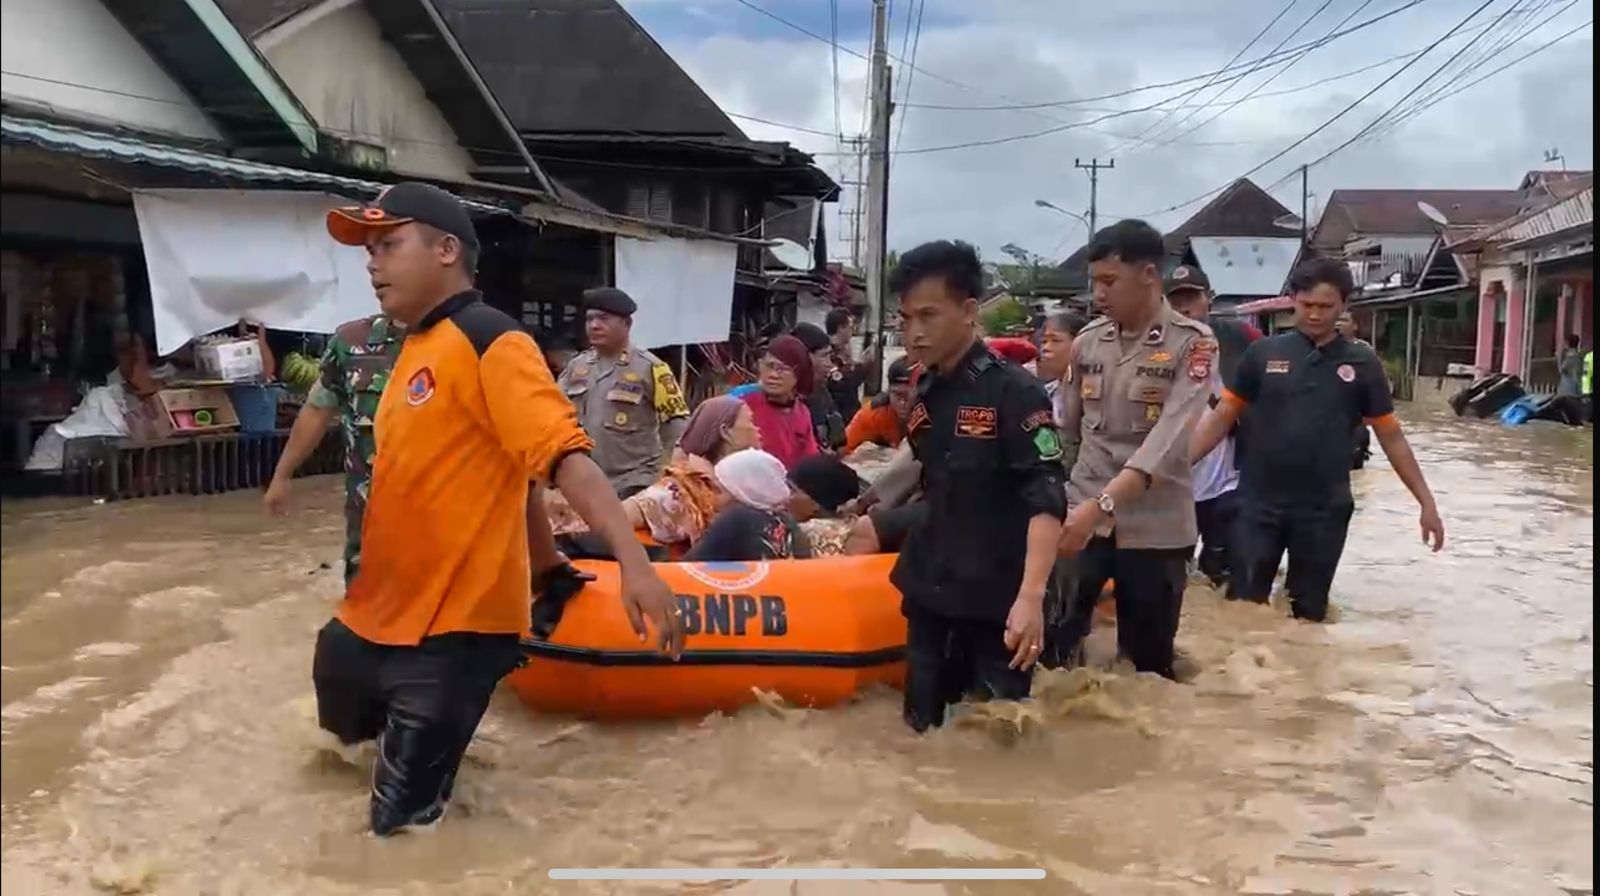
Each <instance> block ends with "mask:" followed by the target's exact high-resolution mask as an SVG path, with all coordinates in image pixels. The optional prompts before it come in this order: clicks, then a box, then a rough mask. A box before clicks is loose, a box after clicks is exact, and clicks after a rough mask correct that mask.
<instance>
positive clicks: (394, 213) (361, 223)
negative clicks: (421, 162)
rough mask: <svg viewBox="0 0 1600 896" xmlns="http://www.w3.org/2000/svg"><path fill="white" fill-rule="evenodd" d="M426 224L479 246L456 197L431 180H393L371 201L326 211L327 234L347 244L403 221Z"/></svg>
mask: <svg viewBox="0 0 1600 896" xmlns="http://www.w3.org/2000/svg"><path fill="white" fill-rule="evenodd" d="M412 223H416V224H426V225H428V226H429V227H432V228H434V229H436V230H440V231H443V232H445V233H448V234H450V235H452V236H454V237H455V238H456V239H459V240H461V242H462V244H463V245H465V246H467V247H470V248H472V249H477V248H478V231H477V229H476V228H474V227H473V226H472V218H471V217H470V216H468V215H467V210H466V209H465V208H462V206H461V203H460V201H458V200H457V199H456V197H454V196H452V195H450V194H449V193H446V192H445V191H444V190H441V189H439V188H438V187H435V186H433V185H432V184H423V183H416V182H414V181H413V182H407V183H402V184H395V185H394V186H392V187H389V188H387V189H385V190H384V191H383V192H382V193H380V194H378V200H377V201H376V202H374V203H373V204H371V205H366V206H361V205H352V206H345V207H343V208H336V209H332V210H330V211H329V212H328V235H329V236H331V237H333V238H334V239H335V240H336V241H338V242H341V243H343V244H345V245H347V246H365V245H366V244H367V240H368V238H370V237H371V235H372V233H373V232H374V231H378V230H386V229H389V228H393V227H399V226H401V225H402V224H412Z"/></svg>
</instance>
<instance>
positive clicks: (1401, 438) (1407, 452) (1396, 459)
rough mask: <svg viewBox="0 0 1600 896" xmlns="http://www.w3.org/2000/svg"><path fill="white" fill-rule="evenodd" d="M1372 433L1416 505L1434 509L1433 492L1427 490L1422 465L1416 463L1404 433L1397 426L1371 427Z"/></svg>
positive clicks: (1415, 457)
mask: <svg viewBox="0 0 1600 896" xmlns="http://www.w3.org/2000/svg"><path fill="white" fill-rule="evenodd" d="M1373 432H1374V433H1376V434H1377V436H1378V447H1380V448H1382V449H1383V455H1384V456H1385V457H1387V458H1389V465H1390V466H1392V467H1394V472H1395V475H1397V476H1399V477H1400V481H1401V482H1403V483H1405V486H1406V489H1407V490H1408V491H1410V492H1411V496H1412V497H1413V498H1416V499H1417V504H1418V506H1420V507H1423V508H1431V507H1434V506H1435V504H1434V500H1433V490H1432V489H1430V488H1428V479H1427V477H1425V476H1423V475H1422V465H1421V464H1419V463H1417V455H1416V454H1415V453H1413V452H1412V450H1411V443H1410V442H1409V441H1407V440H1406V435H1405V433H1404V432H1403V431H1402V430H1401V429H1400V427H1399V425H1398V424H1395V425H1394V426H1393V427H1392V428H1391V427H1373Z"/></svg>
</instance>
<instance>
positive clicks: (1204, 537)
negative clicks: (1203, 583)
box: [1194, 490, 1239, 596]
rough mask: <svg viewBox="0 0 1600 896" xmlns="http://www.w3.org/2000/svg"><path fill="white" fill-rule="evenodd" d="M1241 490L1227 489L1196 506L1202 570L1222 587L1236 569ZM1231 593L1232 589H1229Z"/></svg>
mask: <svg viewBox="0 0 1600 896" xmlns="http://www.w3.org/2000/svg"><path fill="white" fill-rule="evenodd" d="M1238 495H1239V492H1238V491H1237V490H1234V491H1228V492H1223V493H1222V494H1220V495H1218V496H1216V497H1215V498H1212V499H1210V500H1207V501H1200V502H1198V503H1196V504H1195V505H1194V518H1195V523H1196V525H1198V526H1199V527H1200V564H1199V565H1200V571H1201V572H1202V573H1204V574H1205V577H1206V578H1208V579H1210V580H1211V584H1212V585H1215V586H1218V587H1221V586H1222V585H1223V584H1225V583H1226V582H1227V581H1228V580H1229V576H1230V573H1231V572H1232V570H1233V526H1234V522H1235V519H1236V517H1237V516H1238V513H1239V501H1238ZM1229 593H1230V596H1231V595H1232V589H1231V588H1230V589H1229Z"/></svg>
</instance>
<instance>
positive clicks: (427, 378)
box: [406, 367, 436, 407]
mask: <svg viewBox="0 0 1600 896" xmlns="http://www.w3.org/2000/svg"><path fill="white" fill-rule="evenodd" d="M435 387H436V384H435V383H434V380H433V370H432V369H431V368H428V367H424V368H422V369H421V370H418V371H417V372H416V373H413V374H412V375H411V379H409V380H407V381H406V404H409V405H411V406H412V407H417V406H419V405H423V404H426V403H427V401H428V399H430V398H432V397H433V392H434V389H435Z"/></svg>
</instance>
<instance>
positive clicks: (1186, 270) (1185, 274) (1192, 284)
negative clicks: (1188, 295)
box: [1166, 264, 1211, 296]
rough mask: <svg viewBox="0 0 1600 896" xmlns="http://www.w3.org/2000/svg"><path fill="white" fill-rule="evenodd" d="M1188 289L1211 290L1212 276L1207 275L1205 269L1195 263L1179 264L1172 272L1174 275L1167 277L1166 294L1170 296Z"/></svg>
mask: <svg viewBox="0 0 1600 896" xmlns="http://www.w3.org/2000/svg"><path fill="white" fill-rule="evenodd" d="M1186 289H1203V290H1205V291H1206V292H1210V291H1211V278H1210V277H1207V276H1206V272H1205V271H1202V270H1200V269H1199V268H1197V267H1195V266H1193V265H1187V264H1183V265H1179V266H1178V267H1177V269H1176V270H1174V271H1173V272H1172V276H1170V277H1168V278H1167V288H1166V294H1167V295H1169V296H1170V295H1172V294H1173V293H1175V292H1182V291H1184V290H1186Z"/></svg>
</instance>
